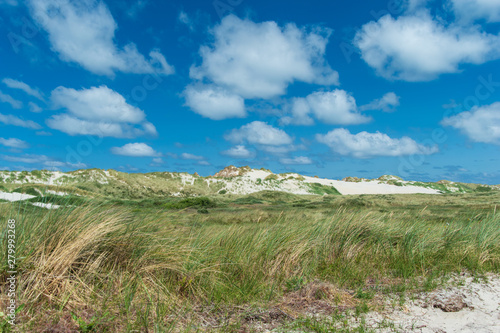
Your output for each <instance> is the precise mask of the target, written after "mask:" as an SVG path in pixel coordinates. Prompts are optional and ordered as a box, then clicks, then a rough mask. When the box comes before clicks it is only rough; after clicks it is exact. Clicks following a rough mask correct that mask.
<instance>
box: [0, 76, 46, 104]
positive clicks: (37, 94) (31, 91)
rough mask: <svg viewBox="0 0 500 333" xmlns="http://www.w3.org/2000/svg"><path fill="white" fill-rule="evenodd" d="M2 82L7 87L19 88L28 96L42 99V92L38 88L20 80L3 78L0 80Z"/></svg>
mask: <svg viewBox="0 0 500 333" xmlns="http://www.w3.org/2000/svg"><path fill="white" fill-rule="evenodd" d="M2 82H3V83H4V84H5V85H6V86H7V87H9V88H12V89H20V90H22V91H24V92H25V93H26V94H28V95H30V96H33V97H35V98H38V99H39V100H43V97H42V94H41V93H40V91H39V90H38V89H34V88H31V87H30V86H29V85H27V84H26V83H24V82H22V81H18V80H14V79H10V78H5V79H3V80H2Z"/></svg>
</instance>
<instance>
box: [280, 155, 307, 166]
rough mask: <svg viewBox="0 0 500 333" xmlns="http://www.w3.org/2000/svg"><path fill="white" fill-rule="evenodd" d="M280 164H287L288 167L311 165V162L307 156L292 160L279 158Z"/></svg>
mask: <svg viewBox="0 0 500 333" xmlns="http://www.w3.org/2000/svg"><path fill="white" fill-rule="evenodd" d="M280 162H281V164H289V165H305V164H312V163H313V161H312V160H311V159H310V158H309V157H307V156H296V157H293V158H281V159H280Z"/></svg>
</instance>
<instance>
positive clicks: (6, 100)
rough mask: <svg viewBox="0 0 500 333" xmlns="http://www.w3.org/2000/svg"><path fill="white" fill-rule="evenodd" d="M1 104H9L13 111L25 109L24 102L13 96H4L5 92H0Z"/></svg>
mask: <svg viewBox="0 0 500 333" xmlns="http://www.w3.org/2000/svg"><path fill="white" fill-rule="evenodd" d="M0 102H4V103H8V104H10V106H12V108H13V109H20V108H22V107H23V102H21V101H18V100H16V99H14V98H12V96H10V95H7V94H4V93H3V92H1V91H0Z"/></svg>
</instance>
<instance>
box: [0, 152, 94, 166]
mask: <svg viewBox="0 0 500 333" xmlns="http://www.w3.org/2000/svg"><path fill="white" fill-rule="evenodd" d="M2 159H3V160H5V161H9V162H17V163H26V164H39V165H41V166H44V167H48V168H52V169H57V168H61V167H64V168H73V169H82V168H86V167H87V165H86V164H85V163H69V162H61V161H59V160H56V159H54V158H52V157H49V156H46V155H24V156H6V155H4V156H2Z"/></svg>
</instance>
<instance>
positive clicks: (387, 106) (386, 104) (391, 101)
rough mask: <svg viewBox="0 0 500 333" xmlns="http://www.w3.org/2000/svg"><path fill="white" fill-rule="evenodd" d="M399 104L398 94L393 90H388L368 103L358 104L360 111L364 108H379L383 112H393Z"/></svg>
mask: <svg viewBox="0 0 500 333" xmlns="http://www.w3.org/2000/svg"><path fill="white" fill-rule="evenodd" d="M398 106H399V96H398V95H396V94H395V93H393V92H389V93H387V94H385V95H384V96H382V98H380V99H376V100H373V101H371V102H370V103H368V104H366V105H363V106H360V107H359V109H360V110H361V111H364V110H381V111H384V112H394V111H396V108H397V107H398Z"/></svg>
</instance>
